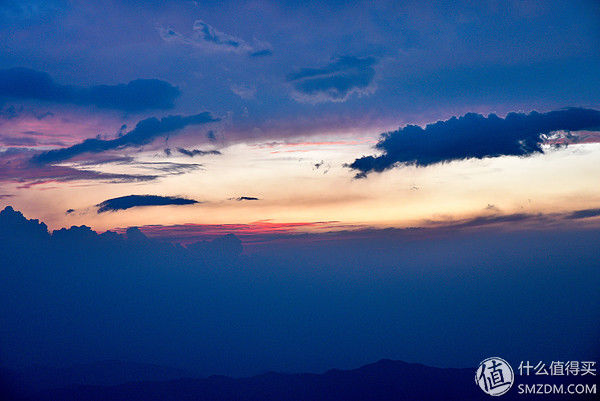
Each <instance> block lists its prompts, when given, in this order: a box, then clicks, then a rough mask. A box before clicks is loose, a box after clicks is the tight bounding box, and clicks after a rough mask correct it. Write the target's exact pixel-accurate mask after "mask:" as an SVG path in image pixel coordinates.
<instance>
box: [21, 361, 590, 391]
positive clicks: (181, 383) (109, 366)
mask: <svg viewBox="0 0 600 401" xmlns="http://www.w3.org/2000/svg"><path fill="white" fill-rule="evenodd" d="M81 368H82V369H81V371H80V373H79V374H77V373H75V372H74V371H71V370H65V371H64V373H65V374H68V375H71V376H69V377H68V378H67V377H63V378H57V379H58V380H59V381H60V380H63V382H64V380H77V381H79V382H80V383H81V382H82V381H83V382H85V383H86V385H70V386H68V387H64V388H60V389H57V388H54V389H46V390H43V391H42V390H38V392H37V393H35V394H31V393H30V394H29V395H21V396H20V397H16V396H14V394H13V399H19V400H31V401H33V400H40V401H42V400H43V401H46V400H48V401H50V400H52V401H61V400H72V401H74V400H81V401H100V400H114V401H121V400H122V401H136V400H140V401H141V400H143V401H154V400H156V401H158V400H161V401H169V400H173V401H175V400H176V401H187V400H190V401H191V400H196V401H203V400H206V401H208V400H210V401H225V400H227V401H232V400H236V401H259V400H260V401H275V400H277V401H300V400H303V401H320V400H333V401H375V400H378V401H393V400H398V401H403V400H460V401H469V400H491V399H492V398H491V397H490V396H488V395H486V394H484V393H483V392H482V391H481V390H480V389H479V388H478V387H477V386H476V385H475V382H474V380H473V377H474V376H473V375H474V370H473V369H441V368H432V367H428V366H424V365H419V364H409V363H405V362H400V361H391V360H381V361H379V362H377V363H373V364H370V365H366V366H363V367H361V368H358V369H354V370H330V371H328V372H326V373H323V374H281V373H266V374H262V375H258V376H253V377H249V378H240V379H235V378H229V377H225V376H211V377H209V378H205V379H191V378H178V379H175V380H164V381H163V380H152V379H149V377H151V376H155V377H156V376H168V375H173V374H177V373H182V372H177V371H170V370H168V369H165V368H160V367H153V366H152V365H142V364H123V363H119V362H104V363H100V364H97V365H94V366H91V365H90V366H87V367H83V366H82V367H81ZM86 372H87V373H86ZM107 372H111V373H107ZM55 373H59V372H58V371H56V372H55ZM136 374H138V375H139V376H138V377H137V382H127V383H122V384H118V385H109V386H103V385H91V383H93V382H96V383H100V382H107V381H128V380H129V379H131V378H133V376H135V375H136ZM46 377H48V374H46ZM544 379H545V380H544ZM595 379H596V378H593V377H586V378H585V379H584V378H582V377H578V378H576V380H575V378H572V377H569V378H565V379H563V382H565V383H569V382H574V380H575V382H577V383H580V382H587V383H593V380H595ZM569 380H570V381H569ZM528 381H529V382H548V380H547V378H543V379H538V380H536V378H535V377H531V378H530V380H528ZM552 383H556V384H559V382H558V381H552ZM576 397H577V400H588V399H593V397H586V396H581V395H578V396H576ZM529 398H534V399H538V400H541V399H544V400H546V399H557V400H560V399H562V400H566V399H569V396H568V395H558V396H554V397H550V396H540V395H532V396H529V397H528V396H525V395H522V394H518V393H517V389H516V385H515V386H514V387H513V389H511V390H510V391H509V392H508V393H507V394H505V395H503V396H501V398H500V399H501V400H523V399H529Z"/></svg>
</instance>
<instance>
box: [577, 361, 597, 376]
mask: <svg viewBox="0 0 600 401" xmlns="http://www.w3.org/2000/svg"><path fill="white" fill-rule="evenodd" d="M595 366H596V361H581V376H585V375H592V376H596V368H595Z"/></svg>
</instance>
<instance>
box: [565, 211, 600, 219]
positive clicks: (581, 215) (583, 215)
mask: <svg viewBox="0 0 600 401" xmlns="http://www.w3.org/2000/svg"><path fill="white" fill-rule="evenodd" d="M598 216H600V209H584V210H576V211H574V212H572V213H571V214H569V215H568V216H566V218H567V219H572V220H576V219H587V218H590V217H598Z"/></svg>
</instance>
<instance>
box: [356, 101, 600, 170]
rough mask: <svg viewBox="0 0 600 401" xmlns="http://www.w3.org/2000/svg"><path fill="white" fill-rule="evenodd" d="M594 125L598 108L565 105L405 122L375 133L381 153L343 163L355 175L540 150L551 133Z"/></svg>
mask: <svg viewBox="0 0 600 401" xmlns="http://www.w3.org/2000/svg"><path fill="white" fill-rule="evenodd" d="M584 129H600V111H597V110H590V109H581V108H569V109H564V110H557V111H551V112H548V113H538V112H535V111H533V112H531V113H529V114H523V113H509V114H508V115H507V116H506V117H505V118H501V117H498V116H496V115H495V114H490V115H489V116H488V117H485V116H483V115H481V114H475V113H468V114H465V115H464V116H462V117H458V118H457V117H452V118H451V119H449V120H446V121H438V122H436V123H434V124H429V125H427V126H426V127H425V128H421V127H419V126H417V125H407V126H405V127H404V128H400V129H399V130H397V131H392V132H388V133H385V134H382V135H381V138H380V140H379V142H378V143H377V145H375V148H376V149H377V150H380V151H382V152H383V154H382V155H381V156H364V157H361V158H359V159H356V160H355V161H354V162H353V163H351V164H349V165H347V167H350V168H351V169H354V170H357V171H358V173H357V175H356V177H357V178H361V177H365V176H366V175H367V174H368V173H370V172H372V171H376V172H381V171H384V170H388V169H390V168H393V167H395V166H397V165H402V164H412V165H416V166H428V165H430V164H435V163H442V162H449V161H453V160H463V159H470V158H476V159H483V158H485V157H499V156H528V155H531V154H533V153H543V150H542V146H541V145H542V143H543V142H544V140H545V139H546V138H547V136H548V134H550V133H551V132H553V131H558V130H565V131H578V130H584Z"/></svg>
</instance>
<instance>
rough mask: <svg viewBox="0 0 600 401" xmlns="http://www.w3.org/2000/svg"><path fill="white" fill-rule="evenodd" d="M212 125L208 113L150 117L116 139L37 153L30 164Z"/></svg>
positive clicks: (115, 147)
mask: <svg viewBox="0 0 600 401" xmlns="http://www.w3.org/2000/svg"><path fill="white" fill-rule="evenodd" d="M214 121H219V119H218V118H214V117H212V115H211V114H210V113H200V114H195V115H191V116H181V115H176V116H167V117H163V118H161V119H160V120H159V119H158V118H155V117H151V118H147V119H145V120H142V121H140V122H138V123H137V125H136V126H135V128H134V129H132V130H131V131H129V132H127V133H126V134H124V135H122V136H119V137H118V138H116V139H110V140H104V139H98V138H91V139H86V140H85V141H83V142H81V143H78V144H76V145H73V146H70V147H68V148H62V149H53V150H49V151H47V152H43V153H40V154H39V155H36V156H34V157H33V158H32V159H31V161H32V162H34V163H37V164H48V163H56V162H60V161H64V160H68V159H71V158H73V157H75V156H77V155H80V154H82V153H87V152H91V153H100V152H104V151H107V150H114V149H123V148H127V147H131V146H142V145H146V144H148V143H150V142H152V141H153V140H154V139H155V138H157V137H159V136H162V135H165V134H169V133H173V132H175V131H178V130H181V129H183V128H185V127H187V126H189V125H198V124H206V123H210V122H214Z"/></svg>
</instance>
